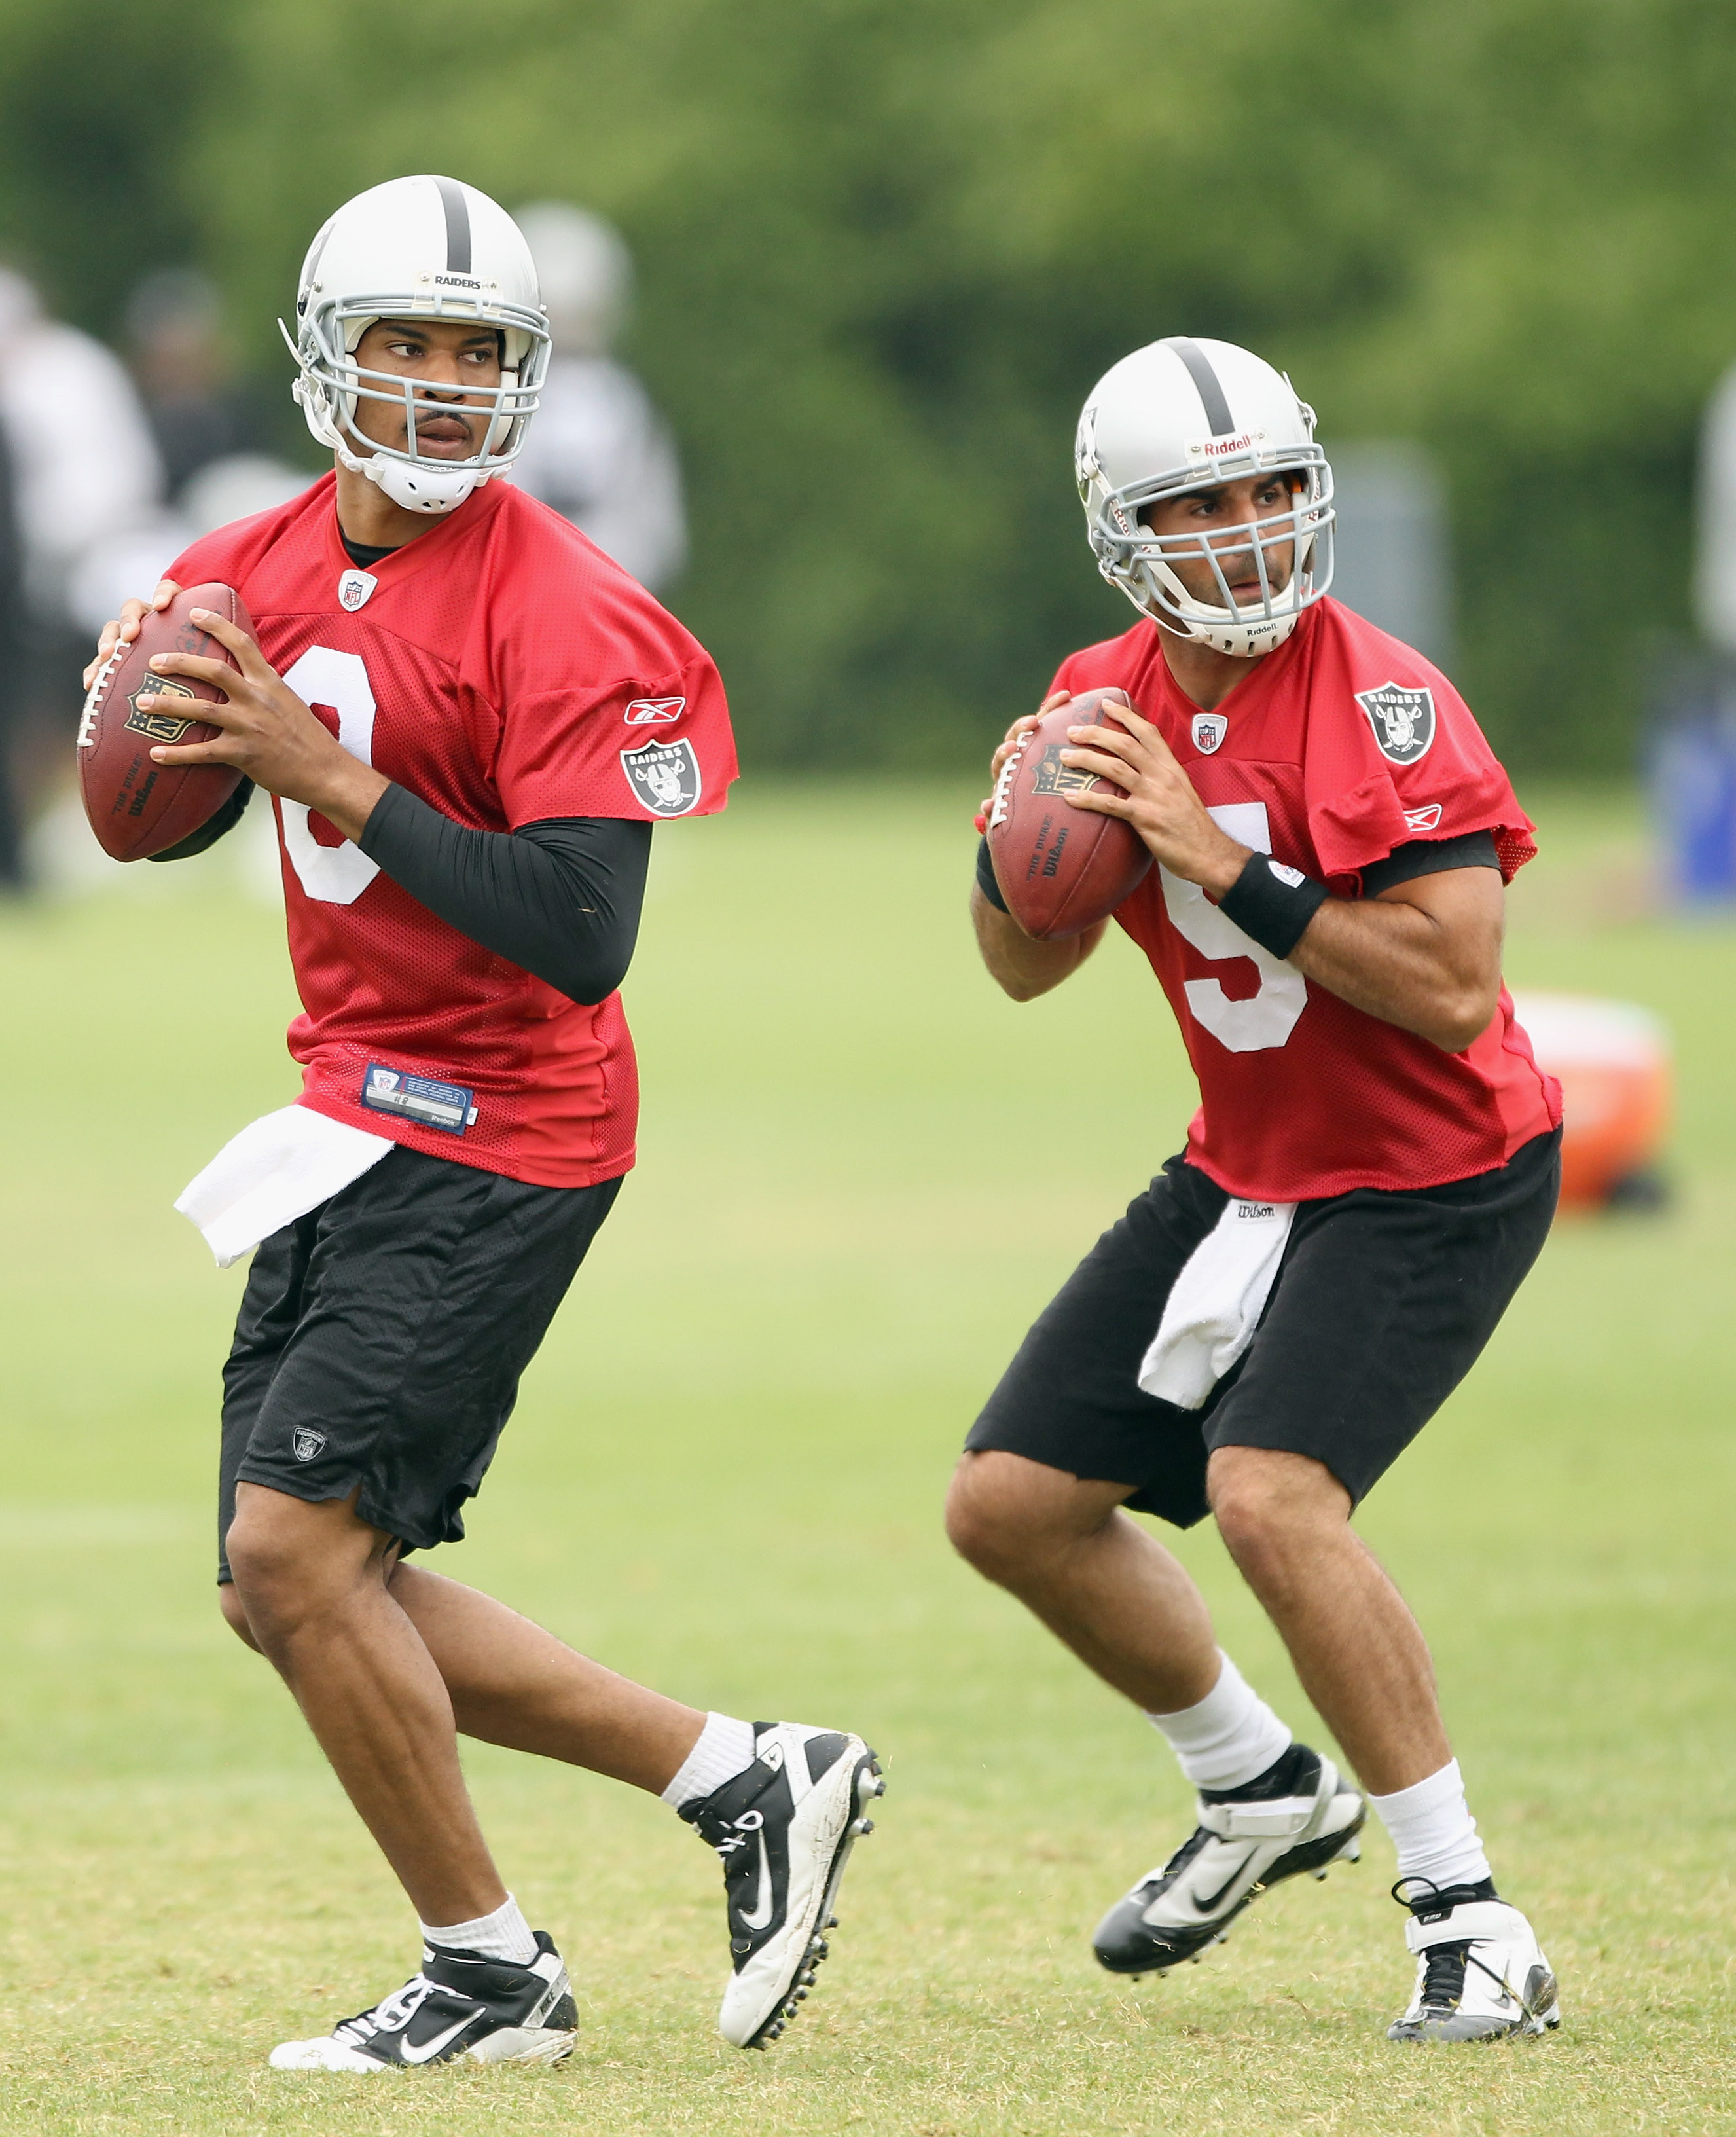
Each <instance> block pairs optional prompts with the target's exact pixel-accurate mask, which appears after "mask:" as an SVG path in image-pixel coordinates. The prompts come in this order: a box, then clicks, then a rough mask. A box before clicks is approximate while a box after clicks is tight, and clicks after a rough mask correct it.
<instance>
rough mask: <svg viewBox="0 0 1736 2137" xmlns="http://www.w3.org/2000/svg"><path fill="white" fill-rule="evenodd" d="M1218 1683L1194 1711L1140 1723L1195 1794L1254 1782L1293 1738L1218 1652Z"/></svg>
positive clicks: (1150, 1717) (1157, 1716)
mask: <svg viewBox="0 0 1736 2137" xmlns="http://www.w3.org/2000/svg"><path fill="white" fill-rule="evenodd" d="M1218 1655H1219V1657H1220V1658H1221V1659H1222V1661H1223V1668H1222V1669H1221V1670H1220V1671H1219V1672H1218V1682H1217V1683H1216V1684H1214V1685H1213V1687H1212V1688H1211V1690H1210V1691H1209V1692H1208V1693H1207V1694H1206V1696H1205V1697H1204V1699H1202V1700H1201V1701H1199V1705H1198V1706H1184V1707H1183V1709H1182V1710H1181V1711H1180V1713H1179V1714H1148V1715H1147V1716H1146V1717H1145V1719H1146V1720H1147V1721H1149V1722H1150V1724H1151V1726H1152V1727H1153V1728H1154V1729H1155V1730H1157V1731H1159V1733H1160V1735H1163V1736H1164V1737H1165V1738H1166V1739H1167V1740H1168V1742H1169V1748H1170V1750H1173V1751H1174V1754H1175V1755H1176V1757H1177V1759H1179V1760H1180V1762H1181V1770H1182V1772H1183V1773H1184V1774H1185V1775H1186V1776H1187V1778H1188V1779H1189V1780H1190V1781H1191V1782H1192V1783H1193V1784H1194V1787H1195V1788H1196V1789H1214V1790H1215V1789H1234V1788H1238V1787H1239V1786H1240V1785H1241V1784H1242V1783H1243V1782H1245V1781H1252V1780H1255V1779H1257V1778H1258V1777H1259V1776H1260V1775H1261V1774H1263V1773H1264V1772H1265V1771H1266V1769H1267V1767H1268V1766H1271V1765H1274V1764H1276V1761H1277V1760H1280V1759H1281V1758H1282V1757H1283V1755H1284V1754H1285V1753H1286V1751H1287V1750H1289V1749H1290V1746H1291V1744H1292V1743H1293V1742H1294V1741H1295V1739H1294V1738H1293V1737H1292V1736H1291V1733H1290V1731H1288V1730H1287V1729H1286V1727H1285V1726H1284V1724H1283V1723H1282V1722H1281V1721H1279V1719H1278V1717H1277V1716H1276V1714H1274V1713H1273V1712H1272V1709H1271V1708H1270V1707H1269V1706H1267V1704H1266V1701H1264V1700H1263V1699H1262V1698H1261V1696H1260V1695H1259V1693H1258V1692H1256V1691H1255V1690H1254V1688H1253V1687H1252V1685H1250V1684H1249V1683H1248V1682H1247V1679H1246V1678H1245V1677H1243V1676H1242V1672H1241V1671H1240V1670H1238V1668H1237V1667H1236V1665H1235V1664H1234V1663H1233V1662H1232V1661H1231V1660H1230V1658H1229V1657H1228V1655H1227V1654H1225V1653H1223V1649H1222V1648H1219V1649H1218Z"/></svg>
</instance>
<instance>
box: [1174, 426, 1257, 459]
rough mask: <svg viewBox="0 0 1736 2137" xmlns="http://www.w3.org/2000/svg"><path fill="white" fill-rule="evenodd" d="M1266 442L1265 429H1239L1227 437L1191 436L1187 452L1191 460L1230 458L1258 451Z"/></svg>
mask: <svg viewBox="0 0 1736 2137" xmlns="http://www.w3.org/2000/svg"><path fill="white" fill-rule="evenodd" d="M1265 443H1266V433H1265V431H1235V432H1234V433H1233V435H1232V436H1229V437H1227V438H1189V440H1188V443H1187V453H1188V458H1189V460H1234V459H1236V458H1237V457H1238V455H1241V454H1242V453H1252V452H1257V450H1259V448H1260V447H1261V446H1262V445H1264V444H1265Z"/></svg>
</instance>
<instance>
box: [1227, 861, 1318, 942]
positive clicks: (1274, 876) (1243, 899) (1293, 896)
mask: <svg viewBox="0 0 1736 2137" xmlns="http://www.w3.org/2000/svg"><path fill="white" fill-rule="evenodd" d="M1325 901H1326V886H1325V884H1323V883H1316V882H1315V879H1314V878H1313V877H1312V876H1311V875H1304V874H1301V871H1300V870H1299V869H1293V868H1286V867H1285V865H1284V864H1283V862H1282V861H1275V860H1273V859H1272V856H1271V855H1270V854H1249V855H1248V857H1247V867H1246V868H1244V869H1242V873H1241V874H1240V875H1238V877H1237V878H1236V880H1235V881H1234V882H1233V884H1231V885H1230V887H1229V888H1228V890H1227V891H1225V893H1223V897H1222V898H1219V899H1218V911H1219V912H1220V913H1226V914H1228V917H1229V918H1231V919H1232V920H1233V921H1234V922H1235V923H1236V925H1237V926H1238V927H1239V928H1240V929H1241V930H1242V933H1243V934H1244V935H1251V936H1252V937H1253V939H1254V940H1255V942H1257V943H1258V944H1259V946H1260V947H1261V948H1262V950H1267V951H1270V952H1271V953H1272V956H1273V957H1288V956H1289V955H1290V953H1291V951H1292V950H1293V949H1295V947H1296V944H1297V943H1298V942H1301V939H1302V931H1303V930H1304V929H1305V928H1306V927H1307V925H1308V923H1309V922H1310V921H1311V920H1312V919H1313V918H1314V916H1315V913H1318V912H1319V910H1320V907H1321V906H1322V905H1323V904H1325Z"/></svg>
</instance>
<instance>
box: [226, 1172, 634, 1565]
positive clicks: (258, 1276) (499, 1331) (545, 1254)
mask: <svg viewBox="0 0 1736 2137" xmlns="http://www.w3.org/2000/svg"><path fill="white" fill-rule="evenodd" d="M619 1193H620V1180H604V1181H602V1182H601V1184H600V1185H597V1186H595V1187H533V1186H531V1185H528V1184H527V1183H526V1182H524V1181H523V1180H508V1179H506V1178H504V1177H503V1176H502V1175H501V1174H499V1173H496V1172H484V1171H480V1170H479V1168H478V1167H477V1166H472V1165H455V1164H454V1163H452V1161H450V1159H447V1158H443V1157H430V1156H425V1154H424V1153H423V1152H422V1151H414V1150H406V1149H404V1148H399V1149H396V1150H394V1151H388V1152H387V1155H386V1156H384V1157H382V1159H381V1160H380V1161H379V1163H378V1164H377V1165H376V1166H372V1167H371V1168H370V1169H369V1170H368V1171H366V1172H364V1173H363V1174H362V1176H361V1178H360V1179H359V1180H353V1181H352V1182H351V1183H350V1185H348V1187H346V1188H344V1189H343V1191H342V1192H341V1193H339V1194H337V1195H333V1197H332V1199H331V1200H330V1201H328V1202H323V1203H321V1204H320V1205H319V1208H318V1209H317V1210H309V1213H308V1215H306V1216H305V1217H299V1218H298V1219H296V1221H295V1222H294V1224H286V1225H285V1226H284V1229H282V1230H281V1231H280V1232H274V1233H273V1234H271V1237H270V1239H266V1240H265V1241H264V1242H263V1243H262V1244H260V1248H259V1249H258V1251H257V1252H256V1253H255V1255H254V1257H253V1267H252V1269H251V1271H250V1273H249V1275H248V1278H247V1288H246V1292H244V1293H243V1294H242V1298H241V1312H240V1314H239V1315H238V1317H236V1328H235V1344H234V1347H233V1348H232V1349H231V1351H230V1354H229V1361H228V1363H227V1364H226V1365H225V1366H224V1368H223V1448H222V1458H221V1465H220V1470H219V1477H218V1489H217V1555H218V1569H219V1570H218V1575H217V1578H218V1580H220V1581H221V1580H228V1579H229V1566H228V1561H227V1560H226V1557H225V1556H224V1554H223V1539H224V1538H225V1537H226V1536H227V1535H228V1533H229V1525H230V1523H231V1521H233V1519H234V1518H235V1487H236V1484H237V1482H246V1483H249V1484H269V1485H270V1487H271V1488H272V1490H273V1491H276V1492H287V1493H288V1494H289V1497H291V1498H294V1499H309V1500H323V1499H347V1498H348V1497H349V1495H350V1493H351V1492H354V1491H355V1490H356V1488H357V1486H358V1485H359V1486H360V1487H361V1491H360V1494H359V1496H358V1497H357V1502H356V1506H357V1512H358V1513H359V1514H360V1515H361V1516H362V1520H363V1521H368V1522H371V1523H372V1526H374V1527H376V1528H379V1529H384V1530H385V1531H387V1534H388V1535H391V1536H397V1537H399V1538H401V1541H402V1542H403V1543H404V1545H405V1546H406V1549H410V1550H415V1549H418V1548H421V1549H426V1548H427V1547H428V1546H430V1545H433V1544H437V1543H455V1542H456V1541H458V1540H459V1539H460V1537H461V1536H463V1535H464V1522H463V1521H462V1520H461V1519H460V1511H459V1510H460V1507H462V1506H463V1505H464V1502H465V1500H466V1499H469V1498H474V1496H475V1494H476V1491H477V1488H478V1487H479V1485H480V1484H481V1482H482V1479H483V1475H484V1472H485V1471H486V1470H487V1468H488V1466H489V1463H490V1461H491V1460H492V1459H493V1458H494V1448H495V1446H496V1444H497V1443H498V1440H499V1438H500V1433H501V1428H502V1427H503V1425H504V1424H505V1423H506V1421H507V1419H508V1417H509V1416H510V1415H511V1414H512V1409H513V1403H514V1402H515V1401H516V1400H517V1399H518V1376H519V1375H520V1374H521V1373H522V1372H523V1370H524V1369H525V1367H526V1366H527V1365H528V1364H529V1363H530V1361H531V1359H532V1357H533V1356H535V1354H536V1350H537V1345H538V1344H539V1343H540V1342H541V1341H542V1337H543V1335H544V1333H545V1332H546V1331H547V1327H548V1324H549V1322H551V1321H552V1319H553V1318H554V1313H555V1308H556V1307H557V1306H558V1305H559V1304H560V1303H561V1301H562V1298H564V1297H566V1295H567V1287H568V1286H569V1285H570V1284H571V1282H572V1279H573V1277H574V1275H575V1273H576V1271H577V1269H578V1266H579V1263H581V1261H583V1259H584V1258H585V1253H586V1249H587V1248H588V1247H589V1246H590V1244H591V1240H592V1239H594V1238H595V1237H596V1230H597V1227H598V1226H599V1225H600V1224H601V1223H602V1221H603V1219H604V1218H605V1217H606V1216H607V1215H608V1214H609V1210H610V1205H612V1204H613V1202H614V1200H615V1196H616V1195H618V1194H619Z"/></svg>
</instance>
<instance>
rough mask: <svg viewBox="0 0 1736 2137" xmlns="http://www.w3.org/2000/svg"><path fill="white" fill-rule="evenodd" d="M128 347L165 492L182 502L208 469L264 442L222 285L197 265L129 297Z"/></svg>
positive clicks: (156, 277)
mask: <svg viewBox="0 0 1736 2137" xmlns="http://www.w3.org/2000/svg"><path fill="white" fill-rule="evenodd" d="M126 330H127V351H128V355H129V358H130V361H131V365H132V371H133V376H134V378H135V379H136V380H137V381H138V382H139V392H141V393H142V394H143V397H144V406H145V412H146V415H147V416H148V418H149V421H150V426H151V432H152V436H153V437H154V439H155V441H156V445H157V453H158V458H159V459H160V460H161V461H162V463H163V487H164V492H165V494H166V495H167V497H168V499H170V501H171V502H174V501H177V500H178V499H179V498H180V497H181V494H182V492H183V491H184V490H185V489H186V488H187V484H188V483H190V482H191V481H192V479H193V478H194V476H195V475H197V474H198V473H199V471H200V470H201V469H202V468H207V467H209V466H210V465H211V464H212V461H213V460H223V459H225V458H226V457H227V456H228V455H231V454H234V453H241V452H258V451H260V450H263V448H264V445H265V439H264V437H263V436H261V434H260V425H259V421H258V418H257V415H256V412H255V410H254V409H253V407H252V406H251V405H250V402H249V401H248V399H247V397H246V395H244V394H242V393H241V392H238V391H237V390H236V387H235V386H234V384H233V382H231V376H230V371H231V366H230V361H229V351H228V348H227V347H226V343H225V341H224V337H223V306H222V300H221V298H220V297H219V296H218V295H217V290H216V285H215V284H214V283H213V282H212V280H211V278H210V276H209V275H202V274H201V273H200V271H199V270H198V269H197V267H160V268H158V270H156V272H155V273H154V274H151V275H146V276H145V278H144V279H143V281H142V282H140V283H139V285H138V286H137V288H136V289H135V290H134V291H133V294H132V295H131V296H130V297H129V299H128V300H127V318H126Z"/></svg>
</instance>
